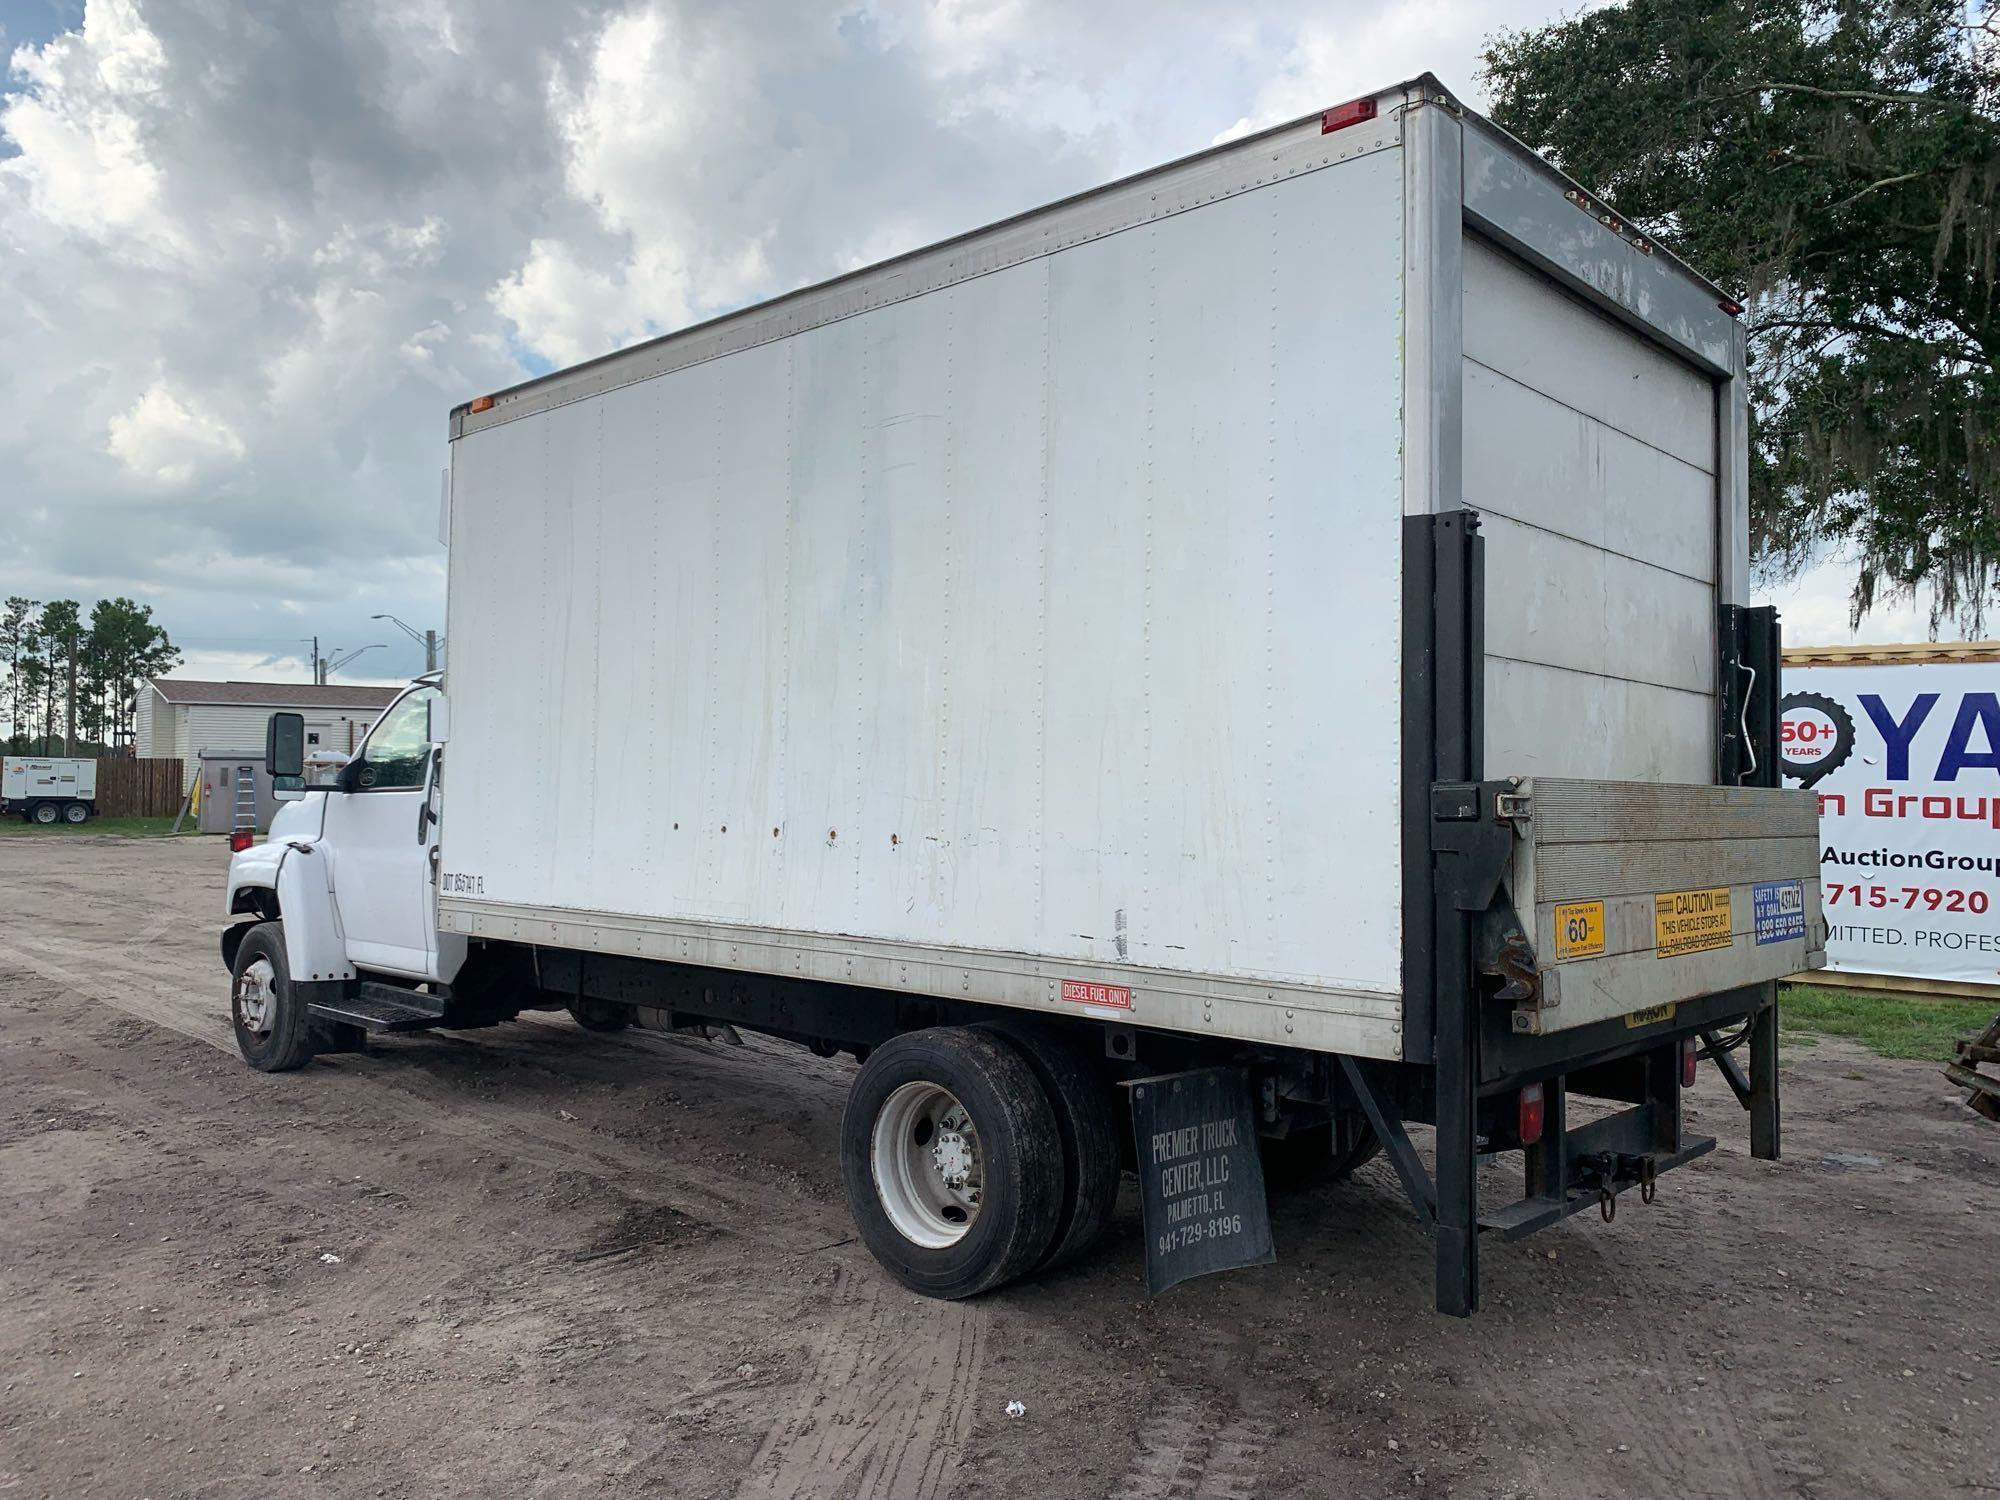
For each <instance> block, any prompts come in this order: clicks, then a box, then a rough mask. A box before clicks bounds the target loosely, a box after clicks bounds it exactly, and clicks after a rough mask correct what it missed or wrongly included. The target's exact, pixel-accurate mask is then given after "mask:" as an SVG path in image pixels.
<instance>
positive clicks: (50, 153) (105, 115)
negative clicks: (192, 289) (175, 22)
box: [0, 0, 185, 255]
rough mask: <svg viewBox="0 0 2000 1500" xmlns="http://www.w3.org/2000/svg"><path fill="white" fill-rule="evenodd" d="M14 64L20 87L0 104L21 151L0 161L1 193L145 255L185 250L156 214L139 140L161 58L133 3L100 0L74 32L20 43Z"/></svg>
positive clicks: (151, 171)
mask: <svg viewBox="0 0 2000 1500" xmlns="http://www.w3.org/2000/svg"><path fill="white" fill-rule="evenodd" d="M11 68H12V71H13V72H14V73H15V74H17V75H18V77H19V79H20V81H21V82H22V84H23V85H25V87H23V88H22V90H21V91H20V92H18V93H14V94H11V95H9V96H7V97H6V98H5V99H4V102H0V133H4V134H5V135H7V136H8V137H10V138H11V139H12V140H13V141H14V143H15V145H16V146H18V147H19V148H20V150H19V154H18V155H16V156H14V157H12V158H10V159H8V160H5V161H0V191H6V190H8V189H11V190H12V191H13V192H14V193H17V194H19V195H20V196H22V197H24V198H25V199H26V201H27V203H28V204H29V206H30V208H31V210H32V211H33V212H34V213H35V214H36V215H37V216H38V217H40V218H41V219H43V220H45V221H46V222H47V223H49V224H51V225H53V226H56V227H57V228H60V229H62V230H65V231H67V232H69V233H71V234H76V235H80V236H84V237H86V238H89V239H93V240H97V241H99V242H103V243H112V242H123V243H124V245H125V247H126V248H127V249H128V250H130V251H133V252H136V253H146V254H150V255H158V254H164V253H178V252H179V251H182V250H184V249H185V245H184V243H183V242H182V241H181V239H180V238H179V236H178V235H177V234H176V233H175V232H174V229H173V226H172V225H171V224H170V223H168V222H166V221H165V220H163V219H162V218H161V216H160V183H161V173H160V169H159V167H158V166H157V165H156V164H155V163H154V162H153V160H152V159H151V157H150V156H149V155H148V153H147V148H146V141H145V136H146V128H147V124H148V120H149V117H150V116H151V115H153V114H154V113H155V112H157V111H158V110H160V109H161V108H164V107H165V101H164V100H163V99H162V97H161V85H162V82H163V80H164V77H165V73H166V54H165V52H164V51H163V49H162V48H161V46H160V41H159V38H158V37H156V36H155V35H154V34H153V33H152V31H151V30H150V29H148V27H147V26H146V23H145V21H144V20H143V19H142V18H141V16H140V14H139V11H138V8H137V7H136V6H135V5H134V4H133V3H132V0H98V3H95V4H93V5H91V6H90V8H89V10H88V11H87V12H86V13H85V19H84V25H83V28H82V30H81V31H77V32H71V33H67V34H65V35H62V36H58V37H56V38H54V39H53V40H52V41H50V42H49V43H48V44H47V45H45V46H43V47H40V48H36V47H21V48H19V49H17V50H16V51H15V53H14V54H13V58H12V62H11ZM4 202H5V199H4V198H0V203H4Z"/></svg>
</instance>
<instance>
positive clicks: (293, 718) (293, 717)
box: [264, 713, 306, 777]
mask: <svg viewBox="0 0 2000 1500" xmlns="http://www.w3.org/2000/svg"><path fill="white" fill-rule="evenodd" d="M264 770H265V773H266V774H267V775H270V776H272V777H278V776H303V775H305V772H306V718H305V715H304V714H293V713H277V714H272V715H271V722H270V723H268V724H266V725H265V726H264Z"/></svg>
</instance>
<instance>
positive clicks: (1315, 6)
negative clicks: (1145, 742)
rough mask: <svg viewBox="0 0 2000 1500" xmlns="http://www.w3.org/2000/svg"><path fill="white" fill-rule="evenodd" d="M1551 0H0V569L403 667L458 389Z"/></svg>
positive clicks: (1817, 589) (686, 318)
mask: <svg viewBox="0 0 2000 1500" xmlns="http://www.w3.org/2000/svg"><path fill="white" fill-rule="evenodd" d="M1570 8H1571V9H1574V8H1575V7H1574V6H1573V5H1572V6H1571V7H1570ZM1557 9H1558V7H1557V6H1556V5H1554V4H1551V3H1544V0H1431V3H1416V4H1402V3H1385V0H1366V3H1364V0H1311V3H1293V0H1250V3H1237V0H1199V3H1193V0H1190V3H1182V0H1135V3H1123V0H1103V3H1092V4H1078V3H1075V0H764V3H759V4H754V5H753V4H741V3H739V4H726V3H709V0H467V3H458V0H333V3H328V4H292V3H269V4H245V3H240V0H88V3H87V4H86V3H79V0H0V56H5V57H7V58H8V68H7V73H6V76H5V77H4V78H3V79H0V356H4V357H0V594H14V593H21V594H26V595H29V596H30V597H33V598H38V599H49V598H58V597H76V598H79V599H81V600H83V601H85V603H86V606H87V604H88V602H89V601H90V600H92V599H94V598H97V597H99V596H102V595H108V594H121V593H122V594H128V595H130V596H132V597H134V598H136V599H139V600H141V601H144V602H149V603H152V604H153V605H154V606H155V607H156V609H157V611H158V614H159V616H160V617H161V619H162V620H163V621H164V622H165V623H166V625H167V627H168V629H169V630H170V632H171V633H172V635H173V637H174V639H175V640H176V641H177V642H178V643H180V644H181V645H182V647H183V649H184V650H185V651H186V653H187V657H188V661H187V665H186V667H185V668H184V669H183V670H184V671H185V672H187V673H189V674H191V675H192V674H196V673H199V674H202V675H212V676H235V677H255V676H277V677H292V676H302V675H303V672H304V666H303V661H304V656H305V654H306V652H307V650H308V649H309V648H308V647H307V646H306V644H305V638H306V637H309V636H312V635H315V634H316V635H318V636H319V638H320V643H321V645H322V647H324V648H329V649H330V648H333V647H346V648H350V649H351V648H353V647H358V646H365V645H369V644H372V643H374V642H382V643H385V644H386V646H387V648H388V649H386V650H377V651H370V652H368V653H367V654H365V655H364V656H362V657H361V658H360V659H359V660H358V661H357V662H356V663H355V665H354V667H353V668H352V669H351V670H350V671H349V672H348V674H347V676H348V678H349V679H350V680H356V681H361V680H380V681H388V680H394V679H396V678H399V677H401V676H404V675H406V674H407V673H409V672H410V671H412V670H415V669H416V668H418V667H419V666H420V665H421V658H420V655H419V652H418V648H416V647H415V646H414V645H412V644H411V643H410V642H409V641H407V640H406V639H405V638H404V637H403V636H402V635H401V634H400V633H399V632H396V631H395V630H394V629H393V628H392V627H389V626H387V625H385V624H376V623H371V622H370V621H369V619H368V616H369V615H371V614H373V613H376V612H378V611H388V612H392V613H394V614H397V615H400V616H401V617H402V618H404V619H405V620H407V621H409V622H410V623H411V624H412V625H414V626H416V627H418V628H419V629H421V628H423V627H425V626H442V623H443V613H444V599H443V593H444V555H443V551H442V549H441V548H440V547H439V546H438V545H437V543H436V539H435V532H436V515H437V508H438V486H439V472H440V470H441V469H442V467H443V465H444V463H445V441H444V439H445V415H446V412H447V411H448V410H449V408H450V407H451V406H453V405H454V404H456V403H457V402H459V401H462V400H465V399H467V398H469V397H471V396H473V395H476V394H479V393H481V392H483V391H490V390H494V389H498V388H500V387H503V386H506V385H508V384H511V383H513V382H514V381H517V380H519V379H521V378H522V377H523V376H524V375H527V374H530V373H537V372H540V371H542V370H545V369H548V368H550V367H552V366H555V365H562V364H566V363H569V362H571V361H574V360H577V359H581V358H584V357H587V356H590V355H594V354H598V353H601V352H603V351H605V350H607V349H611V348H614V347H617V346H618V345H621V344H625V343H629V342H631V341H633V340H636V339H640V338H644V337H647V336H648V335H651V334H654V333H658V332H661V331H665V330H668V329H672V328H675V327H678V326H680V325H682V324H685V323H688V322H690V321H693V320H695V319H699V318H702V317H706V316H709V315H712V314H714V313H717V312H720V311H724V310H726V309H728V308H731V307H736V306H740V305H742V304H744V303H746V302H751V301H755V300H758V299H760V298H763V297H765V296H768V295H771V294H773V293H776V292H780V291H783V290H785V289H787V288H790V287H793V286H797V285H799V284H801V283H805V282H810V281H815V280H819V279H821V278H823V277H825V276H828V275H830V274H833V273H836V272H839V271H842V270H846V269H849V268H851V267H854V266H857V265H863V264H866V263H868V262H870V261H873V260H876V259H879V258H881V257H883V256H886V255H889V254H893V253H895V252H897V251H900V250H904V249H907V248H910V247H912V246H915V245H918V244H922V243H924V242H926V241H929V240H933V239H937V238H939V237H942V236H944V235H947V234H950V233H954V232H956V231H959V230H962V229H966V228H970V227H972V226H975V225H977V224H980V223H984V222H986V221H989V220H992V219H995V218H999V217H1002V216H1004V215H1006V214H1010V213H1013V212H1016V211H1018V210H1020V209H1022V208H1025V207H1029V206H1032V205H1033V204H1036V203H1038V202H1042V201H1045V200H1047V199H1050V198H1054V197H1058V196H1060V195H1062V194H1065V193H1069V192H1073V191H1076V190H1078V189H1081V188H1085V187H1088V186H1091V185H1093V184H1095V183H1099V182H1102V181H1105V180H1107V179H1109V178H1112V177H1115V176H1117V175H1120V174H1122V173H1125V172H1129V171H1132V170H1135V169H1137V168H1140V167H1144V166H1147V165H1150V164H1153V163H1155V162H1159V161H1162V160H1166V159H1168V158H1171V157H1174V156H1178V155H1181V154H1183V153H1185V152H1188V151H1191V150H1197V149H1199V148H1201V147H1204V146H1207V145H1209V144H1210V143H1211V142H1213V141H1215V140H1217V139H1219V138H1224V137H1226V136H1228V135H1230V134H1232V133H1235V132H1240V131H1242V130H1244V129H1247V128H1249V127H1250V126H1251V125H1259V124H1264V123H1269V122H1273V121H1277V120H1281V119H1284V118H1287V117H1290V116H1293V115H1296V114H1301V113H1304V112H1306V111H1308V110H1311V109H1315V108H1318V107H1320V106H1322V105H1325V104H1328V103H1332V102H1336V101H1338V100H1340V99H1343V98H1346V97H1348V96H1350V95H1353V94H1357V93H1361V92H1365V91H1368V90H1370V89H1373V88H1376V87H1378V86H1380V85H1382V84H1383V83H1385V82H1389V81H1392V80H1395V79H1398V78H1402V77H1406V76H1408V75H1410V74H1412V73H1415V72H1419V71H1422V70H1423V69H1426V68H1429V69H1431V70H1433V71H1436V72H1438V73H1439V74H1441V75H1442V76H1443V77H1444V78H1445V79H1446V81H1447V82H1448V83H1450V84H1452V85H1453V86H1455V87H1457V88H1459V89H1461V90H1463V91H1465V92H1466V93H1467V94H1468V95H1472V96H1475V97H1476V96H1477V94H1478V88H1477V82H1476V79H1475V76H1474V71H1475V68H1476V65H1477V55H1478V51H1479V46H1480V43H1481V40H1482V38H1483V37H1485V36H1486V35H1488V34H1489V33H1491V32H1493V31H1494V30H1496V29H1499V28H1503V27H1512V26H1521V25H1528V24H1534V23H1536V22H1539V21H1542V20H1545V19H1547V18H1548V17H1550V16H1551V15H1553V14H1554V13H1555V12H1556V10H1557ZM1845 592H1846V582H1845V578H1844V576H1843V575H1842V574H1841V573H1840V571H1839V570H1838V569H1829V570H1824V571H1823V572H1821V573H1820V574H1817V575H1815V576H1813V577H1810V578H1809V579H1807V580H1806V581H1805V582H1804V583H1803V584H1802V585H1800V586H1797V587H1792V588H1787V589H1783V590H1780V591H1778V592H1777V594H1776V595H1775V597H1777V598H1778V600H1779V602H1781V603H1782V604H1783V605H1784V606H1785V607H1786V611H1787V634H1788V636H1789V637H1790V638H1791V639H1793V640H1797V641H1808V640H1809V641H1831V640H1841V639H1847V638H1848V633H1847V630H1846V621H1845ZM1923 628H1924V624H1923V620H1922V618H1921V615H1920V612H1918V611H1916V610H1904V611H1898V610H1893V609H1892V610H1888V611H1884V612H1880V613H1878V615H1877V616H1876V617H1875V618H1873V619H1871V620H1870V621H1869V622H1867V624H1866V625H1865V626H1864V628H1863V631H1862V636H1863V638H1869V639H1882V640H1891V639H1918V638H1921V636H1922V633H1923Z"/></svg>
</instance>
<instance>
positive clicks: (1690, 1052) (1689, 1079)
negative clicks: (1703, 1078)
mask: <svg viewBox="0 0 2000 1500" xmlns="http://www.w3.org/2000/svg"><path fill="white" fill-rule="evenodd" d="M1697 1061H1699V1054H1698V1053H1697V1052H1696V1050H1695V1039H1694V1038H1693V1037H1691V1036H1689V1037H1682V1038H1681V1087H1682V1088H1684V1089H1691V1088H1693V1087H1694V1065H1695V1063H1696V1062H1697Z"/></svg>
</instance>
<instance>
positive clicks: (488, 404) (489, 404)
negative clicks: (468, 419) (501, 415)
mask: <svg viewBox="0 0 2000 1500" xmlns="http://www.w3.org/2000/svg"><path fill="white" fill-rule="evenodd" d="M472 410H473V411H474V413H475V414H476V413H478V412H482V411H491V410H493V398H492V397H491V396H474V397H473V398H472Z"/></svg>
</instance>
